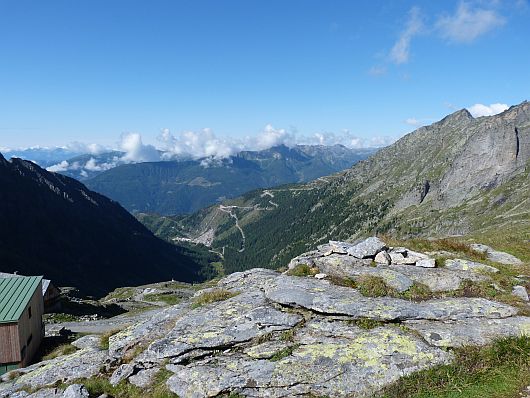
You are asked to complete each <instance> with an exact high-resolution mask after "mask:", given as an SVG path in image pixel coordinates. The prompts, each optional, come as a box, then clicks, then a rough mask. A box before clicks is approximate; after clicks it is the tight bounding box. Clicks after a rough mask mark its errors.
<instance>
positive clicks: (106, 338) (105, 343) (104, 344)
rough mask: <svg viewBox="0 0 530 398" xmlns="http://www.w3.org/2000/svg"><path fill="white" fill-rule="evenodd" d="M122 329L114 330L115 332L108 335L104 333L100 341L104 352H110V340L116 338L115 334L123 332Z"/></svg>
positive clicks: (112, 331)
mask: <svg viewBox="0 0 530 398" xmlns="http://www.w3.org/2000/svg"><path fill="white" fill-rule="evenodd" d="M121 330H122V329H113V330H110V331H108V332H106V333H103V334H102V335H101V337H100V340H99V346H100V347H101V349H103V350H108V349H109V340H110V338H111V337H112V336H114V335H115V334H117V333H119V332H121Z"/></svg>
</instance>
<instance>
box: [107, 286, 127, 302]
mask: <svg viewBox="0 0 530 398" xmlns="http://www.w3.org/2000/svg"><path fill="white" fill-rule="evenodd" d="M134 291H135V289H134V287H119V288H117V289H116V290H114V291H112V292H110V293H109V294H107V295H106V296H105V297H103V298H102V299H101V300H100V301H102V302H104V301H107V300H118V301H121V300H128V299H130V298H132V296H133V295H134Z"/></svg>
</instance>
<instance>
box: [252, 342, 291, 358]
mask: <svg viewBox="0 0 530 398" xmlns="http://www.w3.org/2000/svg"><path fill="white" fill-rule="evenodd" d="M292 345H293V344H292V343H290V342H288V341H283V340H272V341H266V342H264V343H261V344H258V345H254V346H252V347H249V348H246V349H245V351H244V352H245V354H247V355H248V356H249V357H251V358H253V359H270V358H272V357H273V356H274V355H275V354H276V353H278V352H280V351H281V350H284V349H286V348H288V347H289V346H292Z"/></svg>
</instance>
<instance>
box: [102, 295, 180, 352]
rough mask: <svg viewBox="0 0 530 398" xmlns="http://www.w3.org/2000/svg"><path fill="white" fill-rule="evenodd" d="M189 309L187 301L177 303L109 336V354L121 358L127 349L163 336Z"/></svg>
mask: <svg viewBox="0 0 530 398" xmlns="http://www.w3.org/2000/svg"><path fill="white" fill-rule="evenodd" d="M189 310H190V304H189V303H182V304H177V305H175V306H171V307H168V308H166V309H164V310H162V311H160V312H159V313H156V314H155V315H153V316H152V317H150V318H147V319H145V320H143V321H141V322H139V323H136V324H134V325H132V326H130V327H128V328H127V329H125V330H122V331H121V332H119V333H116V334H114V335H112V336H110V338H109V355H110V356H111V357H112V358H122V357H123V356H124V355H125V354H126V352H127V351H128V350H130V349H133V348H135V347H137V346H139V345H140V344H141V345H147V344H148V343H149V342H150V341H152V340H155V339H156V338H160V337H162V336H164V335H165V333H166V331H167V329H169V328H170V327H171V326H172V325H173V323H174V322H175V320H176V319H177V318H179V317H181V316H183V315H184V314H186V313H187V312H188V311H189Z"/></svg>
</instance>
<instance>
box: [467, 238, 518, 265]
mask: <svg viewBox="0 0 530 398" xmlns="http://www.w3.org/2000/svg"><path fill="white" fill-rule="evenodd" d="M471 248H472V249H473V250H475V251H477V252H479V253H486V256H487V258H488V260H491V261H494V262H496V263H499V264H505V265H520V264H522V263H523V262H522V261H521V260H520V259H518V258H517V257H515V256H513V255H511V254H508V253H506V252H501V251H498V250H494V249H492V248H491V247H489V246H486V245H482V244H480V243H473V244H472V245H471Z"/></svg>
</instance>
